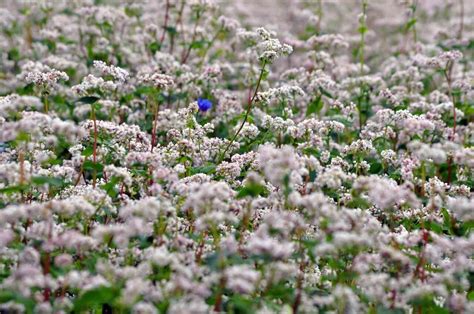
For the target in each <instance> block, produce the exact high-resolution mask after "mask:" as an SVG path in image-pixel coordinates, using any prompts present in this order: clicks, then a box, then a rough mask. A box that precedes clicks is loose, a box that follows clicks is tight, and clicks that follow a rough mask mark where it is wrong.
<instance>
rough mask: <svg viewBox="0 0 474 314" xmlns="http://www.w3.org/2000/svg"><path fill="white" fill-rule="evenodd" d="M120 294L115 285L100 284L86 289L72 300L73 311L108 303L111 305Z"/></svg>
mask: <svg viewBox="0 0 474 314" xmlns="http://www.w3.org/2000/svg"><path fill="white" fill-rule="evenodd" d="M119 296H120V291H119V290H118V289H117V288H115V287H106V286H100V287H97V288H94V289H92V290H89V291H87V292H86V293H84V294H83V295H81V296H80V297H79V298H78V299H77V300H76V301H75V302H74V312H85V311H90V310H92V309H96V308H97V307H99V306H101V305H103V304H108V305H113V304H114V302H115V300H116V299H117V298H118V297H119Z"/></svg>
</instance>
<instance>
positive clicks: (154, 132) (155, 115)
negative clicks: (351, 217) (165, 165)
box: [150, 103, 158, 153]
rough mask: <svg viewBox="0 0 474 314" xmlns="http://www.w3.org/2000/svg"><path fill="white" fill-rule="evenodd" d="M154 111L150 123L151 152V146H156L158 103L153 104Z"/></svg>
mask: <svg viewBox="0 0 474 314" xmlns="http://www.w3.org/2000/svg"><path fill="white" fill-rule="evenodd" d="M154 109H155V110H154V113H153V123H152V130H151V150H150V151H151V152H152V153H153V148H154V147H155V146H156V127H157V124H158V103H156V104H155V106H154Z"/></svg>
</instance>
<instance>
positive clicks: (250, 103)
mask: <svg viewBox="0 0 474 314" xmlns="http://www.w3.org/2000/svg"><path fill="white" fill-rule="evenodd" d="M265 66H266V62H265V61H264V62H263V63H262V68H261V70H260V75H259V76H258V81H257V85H256V86H255V90H254V92H253V96H252V98H250V99H249V102H248V105H247V111H246V112H245V117H244V121H242V124H241V125H240V127H239V129H238V130H237V132H236V133H235V134H234V136H233V137H232V139H231V140H230V143H229V144H228V145H227V147H226V148H225V149H224V152H223V153H222V154H221V155H220V157H219V162H220V161H222V159H224V156H225V154H226V153H227V151H228V150H229V148H230V147H231V146H232V144H233V143H234V141H235V139H236V138H237V136H238V135H239V133H240V131H242V129H243V127H244V125H245V123H246V122H247V119H248V117H249V114H250V110H251V109H252V103H253V101H254V100H255V97H257V93H258V89H259V88H260V83H261V82H262V78H263V74H264V73H265Z"/></svg>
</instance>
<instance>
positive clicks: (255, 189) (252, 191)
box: [237, 182, 268, 198]
mask: <svg viewBox="0 0 474 314" xmlns="http://www.w3.org/2000/svg"><path fill="white" fill-rule="evenodd" d="M267 192H268V191H267V189H266V188H265V187H264V186H263V185H261V184H258V183H255V182H251V183H248V184H247V185H245V186H244V187H242V188H241V189H240V190H239V192H238V193H237V198H244V197H246V196H252V197H257V196H259V195H263V194H266V193H267Z"/></svg>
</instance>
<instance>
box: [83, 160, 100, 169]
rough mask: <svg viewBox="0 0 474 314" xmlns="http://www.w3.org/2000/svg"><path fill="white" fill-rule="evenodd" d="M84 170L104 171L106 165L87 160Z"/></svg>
mask: <svg viewBox="0 0 474 314" xmlns="http://www.w3.org/2000/svg"><path fill="white" fill-rule="evenodd" d="M84 169H85V170H96V171H102V170H103V169H104V165H102V164H101V163H98V162H96V163H95V162H93V161H92V160H86V161H84Z"/></svg>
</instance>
